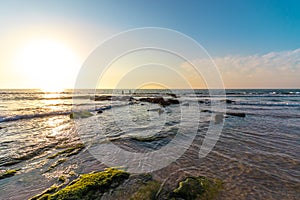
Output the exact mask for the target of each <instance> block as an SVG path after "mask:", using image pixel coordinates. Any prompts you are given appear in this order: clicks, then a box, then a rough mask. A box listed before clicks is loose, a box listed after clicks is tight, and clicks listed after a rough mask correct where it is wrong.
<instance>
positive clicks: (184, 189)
mask: <svg viewBox="0 0 300 200" xmlns="http://www.w3.org/2000/svg"><path fill="white" fill-rule="evenodd" d="M222 188H223V183H222V181H220V180H218V179H214V180H210V179H208V178H206V177H203V176H200V177H188V178H186V179H185V180H183V181H181V182H179V186H178V188H176V189H175V190H173V192H172V193H170V195H169V199H172V198H174V199H188V200H196V199H216V197H217V196H218V193H219V191H220V190H221V189H222Z"/></svg>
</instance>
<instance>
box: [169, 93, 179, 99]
mask: <svg viewBox="0 0 300 200" xmlns="http://www.w3.org/2000/svg"><path fill="white" fill-rule="evenodd" d="M167 95H170V96H171V97H173V98H177V96H176V94H174V93H167Z"/></svg>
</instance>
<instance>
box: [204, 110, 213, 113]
mask: <svg viewBox="0 0 300 200" xmlns="http://www.w3.org/2000/svg"><path fill="white" fill-rule="evenodd" d="M201 112H207V113H212V111H211V110H201Z"/></svg>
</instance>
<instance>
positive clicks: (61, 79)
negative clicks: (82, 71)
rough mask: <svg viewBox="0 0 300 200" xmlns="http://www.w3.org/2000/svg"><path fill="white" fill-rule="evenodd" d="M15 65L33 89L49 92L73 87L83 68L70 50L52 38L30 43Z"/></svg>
mask: <svg viewBox="0 0 300 200" xmlns="http://www.w3.org/2000/svg"><path fill="white" fill-rule="evenodd" d="M16 64H17V69H18V70H20V73H21V75H22V76H25V77H26V78H27V79H28V81H29V82H30V85H32V87H35V88H40V89H42V90H43V91H49V92H54V91H62V90H63V89H65V88H70V87H73V83H74V80H75V78H76V75H77V72H78V70H79V67H80V62H79V59H78V58H77V57H76V56H75V54H74V53H73V52H72V50H71V49H70V48H68V47H66V46H65V45H64V44H63V43H60V42H58V41H55V40H50V39H35V40H32V41H29V42H27V43H26V44H25V45H24V46H23V47H22V48H21V49H20V51H19V53H18V54H17V57H16Z"/></svg>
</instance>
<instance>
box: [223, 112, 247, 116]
mask: <svg viewBox="0 0 300 200" xmlns="http://www.w3.org/2000/svg"><path fill="white" fill-rule="evenodd" d="M226 115H231V116H236V117H246V114H245V113H233V112H227V113H226Z"/></svg>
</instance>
